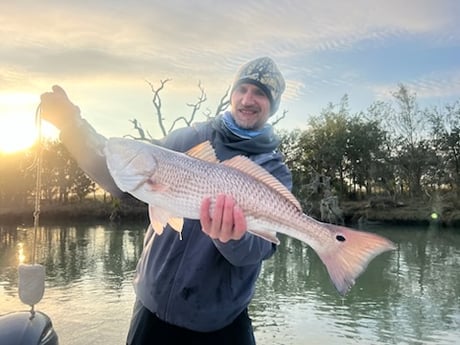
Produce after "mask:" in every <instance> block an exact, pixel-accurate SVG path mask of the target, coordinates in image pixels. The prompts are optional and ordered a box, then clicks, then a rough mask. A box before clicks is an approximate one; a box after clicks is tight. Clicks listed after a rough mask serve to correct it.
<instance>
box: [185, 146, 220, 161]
mask: <svg viewBox="0 0 460 345" xmlns="http://www.w3.org/2000/svg"><path fill="white" fill-rule="evenodd" d="M185 154H186V155H188V156H190V157H193V158H196V159H200V160H202V161H206V162H211V163H219V159H217V156H216V152H215V151H214V148H213V147H212V145H211V143H210V142H209V141H203V142H202V143H200V144H198V145H196V146H194V147H192V148H191V149H190V150H188V151H187V152H185Z"/></svg>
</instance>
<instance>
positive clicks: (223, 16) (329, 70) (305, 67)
mask: <svg viewBox="0 0 460 345" xmlns="http://www.w3.org/2000/svg"><path fill="white" fill-rule="evenodd" d="M0 13H2V15H1V19H0V40H1V42H2V44H1V45H0V57H1V58H0V62H1V63H0V92H2V91H3V92H6V91H8V90H11V89H16V90H30V89H33V90H36V89H38V88H42V87H43V85H51V84H52V83H54V82H56V81H59V82H60V81H65V82H67V83H69V84H78V83H87V84H89V85H93V84H90V82H91V83H97V84H98V85H103V86H104V88H114V87H117V88H120V89H123V90H126V85H129V84H133V83H134V81H135V82H136V83H137V82H139V83H142V80H143V79H150V80H152V79H153V80H154V81H155V80H159V79H164V78H173V79H174V80H175V83H174V84H171V87H172V88H188V90H189V91H190V94H191V95H192V96H191V97H194V96H195V94H196V90H197V88H196V84H197V81H198V80H202V81H204V85H205V87H206V88H207V90H208V91H209V92H210V93H212V92H214V93H215V94H217V93H222V92H223V91H225V89H226V87H227V86H228V85H229V84H230V83H231V81H232V78H233V75H234V72H235V69H236V68H237V66H239V65H240V64H242V63H244V62H245V61H247V60H248V59H250V58H253V57H256V56H260V55H269V56H272V57H274V58H275V59H276V60H277V62H278V64H279V66H280V68H281V70H282V71H283V73H284V74H285V76H286V79H287V85H288V87H287V91H286V95H285V101H286V102H285V103H286V104H294V103H303V102H305V101H304V100H303V99H304V98H305V97H304V96H308V97H307V98H308V99H309V100H311V99H312V98H320V97H318V94H319V93H321V97H326V96H327V95H326V96H325V95H324V93H325V92H327V93H329V92H330V94H335V93H342V94H343V93H345V92H347V91H349V90H358V89H359V88H362V89H367V92H368V93H372V95H373V96H374V97H380V96H381V95H382V94H383V93H385V92H386V91H384V90H388V89H389V88H394V87H395V85H396V83H397V82H398V81H400V80H403V81H404V82H407V83H408V84H409V86H410V87H413V88H414V90H415V91H417V94H418V95H419V96H420V97H424V98H425V97H426V98H428V97H430V96H432V97H444V96H449V95H450V96H449V97H452V96H456V95H457V96H460V91H459V90H458V89H459V86H458V84H459V82H458V79H459V77H458V70H459V69H460V67H459V66H458V65H457V68H456V69H454V70H452V69H451V66H433V67H432V69H431V70H426V71H420V72H418V74H417V75H415V74H414V75H412V76H406V75H404V74H403V73H405V71H403V70H401V72H399V71H398V70H397V67H398V66H396V65H395V66H394V69H395V70H394V71H395V74H397V73H401V78H394V80H382V79H381V76H378V75H377V74H375V75H374V74H370V73H371V72H370V69H368V70H366V69H364V68H363V66H360V65H359V62H358V63H356V62H354V61H352V59H351V58H350V60H346V59H347V57H350V56H352V54H350V53H356V52H362V53H363V55H365V54H367V52H368V51H369V50H372V49H374V50H376V49H381V50H382V51H383V52H384V51H385V50H386V49H389V47H390V46H391V48H392V49H393V48H394V47H393V45H394V44H395V43H394V42H397V41H400V42H403V43H404V42H412V41H420V42H423V43H422V44H424V45H425V48H426V49H437V47H446V46H448V47H456V48H457V51H458V46H459V45H460V29H459V26H458V18H457V17H458V15H457V13H460V2H459V1H457V0H446V1H438V0H406V1H400V0H386V1H378V2H376V1H367V0H355V1H351V2H350V1H348V2H345V1H339V0H335V1H333V0H323V1H316V0H286V1H282V0H277V1H275V0H259V1H250V2H248V1H243V0H233V1H215V0H214V1H212V0H202V1H189V0H170V1H159V0H158V1H156V0H149V1H147V0H142V1H131V2H128V1H121V0H106V1H89V0H86V1H79V2H66V1H56V0H48V1H34V0H16V1H14V2H2V3H1V4H0ZM379 58H380V59H381V60H380V61H381V62H380V63H381V64H383V63H384V62H385V56H380V57H379ZM404 58H405V57H404V56H401V59H404ZM453 64H454V63H453ZM391 83H393V84H391ZM179 84H180V85H181V86H180V87H179ZM122 85H125V87H123V86H122ZM183 90H184V89H182V91H183ZM182 91H181V92H182ZM34 92H36V91H34ZM106 92H107V91H106ZM88 94H89V92H88ZM94 97H95V98H96V96H94ZM93 101H94V102H96V100H93Z"/></svg>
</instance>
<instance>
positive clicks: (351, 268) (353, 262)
mask: <svg viewBox="0 0 460 345" xmlns="http://www.w3.org/2000/svg"><path fill="white" fill-rule="evenodd" d="M325 225H326V226H327V227H328V228H329V229H330V230H331V231H332V232H333V233H334V237H335V240H336V242H335V245H333V246H329V247H328V248H327V249H326V250H323V251H319V252H318V255H319V257H320V258H321V260H322V261H323V263H324V264H325V265H326V268H327V271H328V273H329V276H330V278H331V280H332V282H333V284H334V286H335V287H336V288H337V290H338V292H339V293H340V294H341V295H345V294H346V293H347V291H348V290H349V289H350V288H351V287H352V286H353V285H354V283H355V279H356V278H357V277H358V276H359V275H360V274H361V273H362V272H363V271H364V270H365V269H366V267H367V265H368V264H369V262H370V261H371V260H372V259H373V258H375V257H376V256H377V255H379V254H381V253H383V252H386V251H388V250H394V249H395V248H396V247H395V245H394V244H393V242H391V241H390V240H388V239H386V238H384V237H382V236H379V235H376V234H373V233H368V232H362V231H356V230H351V229H348V228H345V227H342V226H337V225H332V224H325Z"/></svg>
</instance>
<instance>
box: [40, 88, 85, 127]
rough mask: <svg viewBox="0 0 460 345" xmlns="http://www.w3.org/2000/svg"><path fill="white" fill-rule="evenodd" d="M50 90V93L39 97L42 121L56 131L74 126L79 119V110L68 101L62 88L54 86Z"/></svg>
mask: <svg viewBox="0 0 460 345" xmlns="http://www.w3.org/2000/svg"><path fill="white" fill-rule="evenodd" d="M52 89H53V91H52V92H45V93H44V94H42V95H41V97H40V98H41V103H40V110H41V115H42V117H43V119H44V120H46V121H48V122H50V123H52V124H53V125H54V126H56V127H57V128H58V129H62V128H64V127H66V126H71V125H73V124H75V123H76V122H77V121H78V119H79V118H80V109H79V108H78V107H77V106H76V105H75V104H73V103H72V102H71V101H70V99H69V97H67V94H66V93H65V91H64V89H63V88H61V87H60V86H58V85H54V86H53V88H52Z"/></svg>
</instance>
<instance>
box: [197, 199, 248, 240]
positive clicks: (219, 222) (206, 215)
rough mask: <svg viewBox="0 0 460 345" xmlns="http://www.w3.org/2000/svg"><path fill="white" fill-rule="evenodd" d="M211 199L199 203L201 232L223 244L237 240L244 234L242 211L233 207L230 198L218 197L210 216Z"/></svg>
mask: <svg viewBox="0 0 460 345" xmlns="http://www.w3.org/2000/svg"><path fill="white" fill-rule="evenodd" d="M210 205H211V199H210V198H206V199H204V200H203V202H202V203H201V211H200V221H201V227H202V229H203V232H204V233H205V234H207V235H208V236H209V237H211V238H212V239H214V240H219V241H221V242H223V243H225V242H228V241H230V240H239V239H241V237H243V235H244V234H245V233H246V227H247V225H246V218H245V217H244V214H243V210H242V209H241V208H239V207H238V205H235V201H234V200H233V198H232V197H231V196H226V195H219V196H217V199H216V205H215V207H214V210H213V214H212V215H210Z"/></svg>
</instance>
